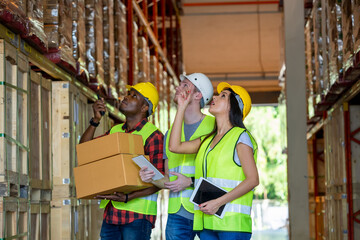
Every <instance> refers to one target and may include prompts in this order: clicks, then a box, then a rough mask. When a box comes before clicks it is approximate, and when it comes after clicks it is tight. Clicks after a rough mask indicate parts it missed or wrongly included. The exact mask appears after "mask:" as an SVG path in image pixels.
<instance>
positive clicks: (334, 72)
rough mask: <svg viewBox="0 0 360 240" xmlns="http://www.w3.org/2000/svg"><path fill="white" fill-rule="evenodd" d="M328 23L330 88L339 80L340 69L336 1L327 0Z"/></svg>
mask: <svg viewBox="0 0 360 240" xmlns="http://www.w3.org/2000/svg"><path fill="white" fill-rule="evenodd" d="M327 3H328V17H329V19H328V22H329V44H330V45H329V55H330V56H329V70H330V72H329V76H330V86H331V85H333V84H334V83H336V81H338V79H339V72H340V69H342V49H343V42H342V38H341V35H340V33H341V6H340V5H339V4H338V3H337V1H336V0H328V2H327Z"/></svg>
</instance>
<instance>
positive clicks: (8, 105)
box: [0, 39, 29, 198]
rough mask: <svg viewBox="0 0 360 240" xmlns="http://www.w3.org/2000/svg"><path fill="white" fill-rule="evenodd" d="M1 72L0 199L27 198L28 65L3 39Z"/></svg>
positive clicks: (1, 41)
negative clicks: (10, 197) (8, 197)
mask: <svg viewBox="0 0 360 240" xmlns="http://www.w3.org/2000/svg"><path fill="white" fill-rule="evenodd" d="M0 69H1V74H0V146H1V147H0V148H1V149H3V150H2V151H1V152H0V196H12V197H20V196H21V197H25V198H27V190H26V189H27V186H28V151H29V148H28V135H29V134H28V103H29V94H28V90H29V88H28V83H29V77H28V70H29V64H28V61H27V58H26V56H25V55H23V54H21V53H19V52H18V51H17V50H16V48H15V47H13V46H12V45H10V44H9V43H7V42H5V41H4V40H1V39H0ZM22 194H25V195H22Z"/></svg>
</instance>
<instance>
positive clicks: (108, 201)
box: [80, 82, 164, 240]
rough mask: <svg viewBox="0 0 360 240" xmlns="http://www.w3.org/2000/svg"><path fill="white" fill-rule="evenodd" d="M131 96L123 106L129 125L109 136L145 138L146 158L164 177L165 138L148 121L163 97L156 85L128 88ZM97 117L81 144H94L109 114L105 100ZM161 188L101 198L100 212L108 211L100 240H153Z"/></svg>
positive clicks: (96, 107)
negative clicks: (99, 127)
mask: <svg viewBox="0 0 360 240" xmlns="http://www.w3.org/2000/svg"><path fill="white" fill-rule="evenodd" d="M127 89H128V95H127V96H125V97H124V99H123V100H122V102H121V104H120V111H121V112H122V113H123V114H124V115H125V117H126V121H125V123H122V124H118V125H116V126H114V127H113V128H111V130H110V132H109V133H107V134H112V133H115V132H126V133H131V134H137V135H141V136H142V137H143V144H144V152H145V155H149V157H150V162H151V163H152V164H153V165H154V166H155V167H156V168H157V169H158V170H159V171H160V172H162V173H164V160H163V137H164V136H163V134H162V133H161V132H160V131H159V130H158V128H157V127H155V126H154V125H153V124H152V123H150V122H148V120H147V117H149V116H150V115H152V114H153V113H154V111H155V109H156V107H157V105H158V102H159V94H158V92H157V90H156V88H155V87H154V85H153V84H151V83H149V82H141V83H138V84H136V85H134V86H127ZM93 111H94V117H93V118H92V119H91V120H90V126H89V127H88V128H87V130H86V131H85V133H84V134H83V135H82V137H81V140H80V143H82V142H86V141H90V140H92V139H93V137H94V133H95V129H96V127H97V126H98V125H99V122H100V120H101V117H102V114H101V112H104V111H106V107H105V104H104V101H103V99H101V100H98V101H96V102H95V103H94V105H93ZM158 190H159V188H158V187H156V186H154V187H150V188H147V189H144V190H139V191H136V192H132V193H129V194H124V193H114V195H102V196H97V198H98V199H102V200H101V204H100V208H105V213H104V219H103V224H102V227H101V233H100V237H101V239H103V240H106V239H134V240H137V239H138V240H146V239H150V235H151V230H152V228H153V227H154V225H155V220H156V213H157V193H156V192H157V191H158Z"/></svg>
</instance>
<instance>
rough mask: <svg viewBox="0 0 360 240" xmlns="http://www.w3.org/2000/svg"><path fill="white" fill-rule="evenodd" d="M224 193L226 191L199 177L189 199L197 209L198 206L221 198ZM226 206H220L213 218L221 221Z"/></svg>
mask: <svg viewBox="0 0 360 240" xmlns="http://www.w3.org/2000/svg"><path fill="white" fill-rule="evenodd" d="M226 193H227V191H226V190H224V189H222V188H221V187H219V186H217V185H216V184H214V183H212V182H210V181H209V180H207V179H205V178H203V177H201V178H200V179H199V181H198V183H197V184H196V186H195V189H194V191H193V193H192V195H191V197H190V202H192V203H193V204H194V205H195V206H198V207H199V204H201V203H204V202H207V201H210V200H213V199H216V198H218V197H221V196H223V195H225V194H226ZM227 206H228V204H225V205H222V206H221V207H220V208H219V210H218V211H217V212H216V213H215V214H214V216H216V217H218V218H221V219H222V218H223V217H224V215H225V212H226V209H227Z"/></svg>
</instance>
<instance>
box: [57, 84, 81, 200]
mask: <svg viewBox="0 0 360 240" xmlns="http://www.w3.org/2000/svg"><path fill="white" fill-rule="evenodd" d="M52 89H53V95H52V106H53V109H52V119H53V126H56V127H54V128H53V133H52V141H53V145H52V146H53V149H52V151H53V198H54V199H57V198H61V197H63V198H68V197H75V185H74V175H73V168H74V167H75V166H76V164H77V163H76V153H75V145H76V144H77V143H78V142H79V140H80V137H81V134H82V133H83V132H84V131H85V129H86V127H87V126H88V113H87V109H88V106H87V98H86V97H85V96H84V95H83V94H81V93H80V92H79V90H77V88H76V87H75V86H74V85H72V84H70V83H69V82H53V83H52Z"/></svg>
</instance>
